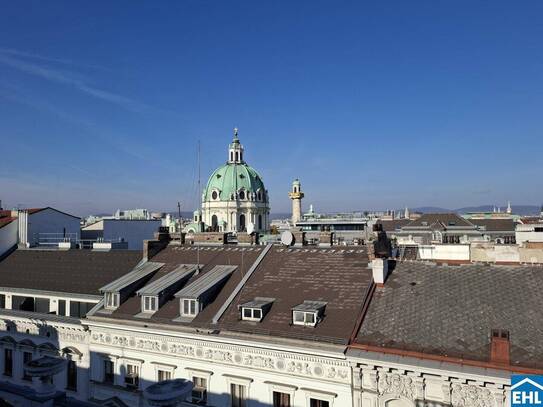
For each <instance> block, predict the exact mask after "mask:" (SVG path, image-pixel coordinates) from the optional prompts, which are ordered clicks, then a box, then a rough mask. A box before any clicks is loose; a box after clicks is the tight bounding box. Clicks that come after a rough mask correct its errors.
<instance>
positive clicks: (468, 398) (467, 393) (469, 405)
mask: <svg viewBox="0 0 543 407" xmlns="http://www.w3.org/2000/svg"><path fill="white" fill-rule="evenodd" d="M451 404H452V405H453V407H495V400H494V397H493V396H492V392H491V391H490V390H489V389H485V388H484V387H479V386H473V385H462V384H453V385H452V394H451Z"/></svg>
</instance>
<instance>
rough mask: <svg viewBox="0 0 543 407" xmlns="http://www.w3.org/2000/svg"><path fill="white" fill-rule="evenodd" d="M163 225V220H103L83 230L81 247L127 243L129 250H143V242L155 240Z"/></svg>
mask: <svg viewBox="0 0 543 407" xmlns="http://www.w3.org/2000/svg"><path fill="white" fill-rule="evenodd" d="M161 225H162V220H160V219H151V220H122V219H102V220H99V221H97V222H95V223H93V224H90V225H87V226H84V227H82V228H81V245H82V246H83V247H89V248H90V247H92V245H93V243H95V242H100V243H102V242H103V243H112V244H114V246H112V248H115V244H118V243H125V244H126V246H125V247H122V246H121V247H119V248H128V249H129V250H141V249H142V248H143V241H144V240H148V239H153V238H154V234H155V233H156V232H158V229H159V228H160V226H161Z"/></svg>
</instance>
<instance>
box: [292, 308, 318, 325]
mask: <svg viewBox="0 0 543 407" xmlns="http://www.w3.org/2000/svg"><path fill="white" fill-rule="evenodd" d="M316 320H317V314H316V313H315V312H302V311H294V325H310V326H315V325H316V323H315V321H316Z"/></svg>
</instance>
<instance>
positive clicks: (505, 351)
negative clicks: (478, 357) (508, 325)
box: [490, 329, 511, 365]
mask: <svg viewBox="0 0 543 407" xmlns="http://www.w3.org/2000/svg"><path fill="white" fill-rule="evenodd" d="M510 349H511V342H509V331H506V330H504V329H493V330H492V332H491V333H490V362H492V363H499V364H503V365H509V364H510V362H511V358H510Z"/></svg>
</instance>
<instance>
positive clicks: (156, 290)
mask: <svg viewBox="0 0 543 407" xmlns="http://www.w3.org/2000/svg"><path fill="white" fill-rule="evenodd" d="M200 267H203V265H200ZM197 268H198V266H197V265H196V264H180V265H179V267H177V268H176V269H175V270H173V271H171V272H169V273H168V274H166V275H164V276H162V277H160V278H159V279H157V280H155V281H152V282H150V283H149V284H147V285H146V286H145V287H143V288H140V289H139V290H138V291H137V292H136V293H137V294H138V295H159V294H160V293H161V292H162V291H163V290H165V289H166V288H168V287H170V286H171V285H172V284H176V283H177V282H179V281H180V280H185V279H189V278H190V277H191V276H192V275H193V274H194V272H195V271H196V269H197Z"/></svg>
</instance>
